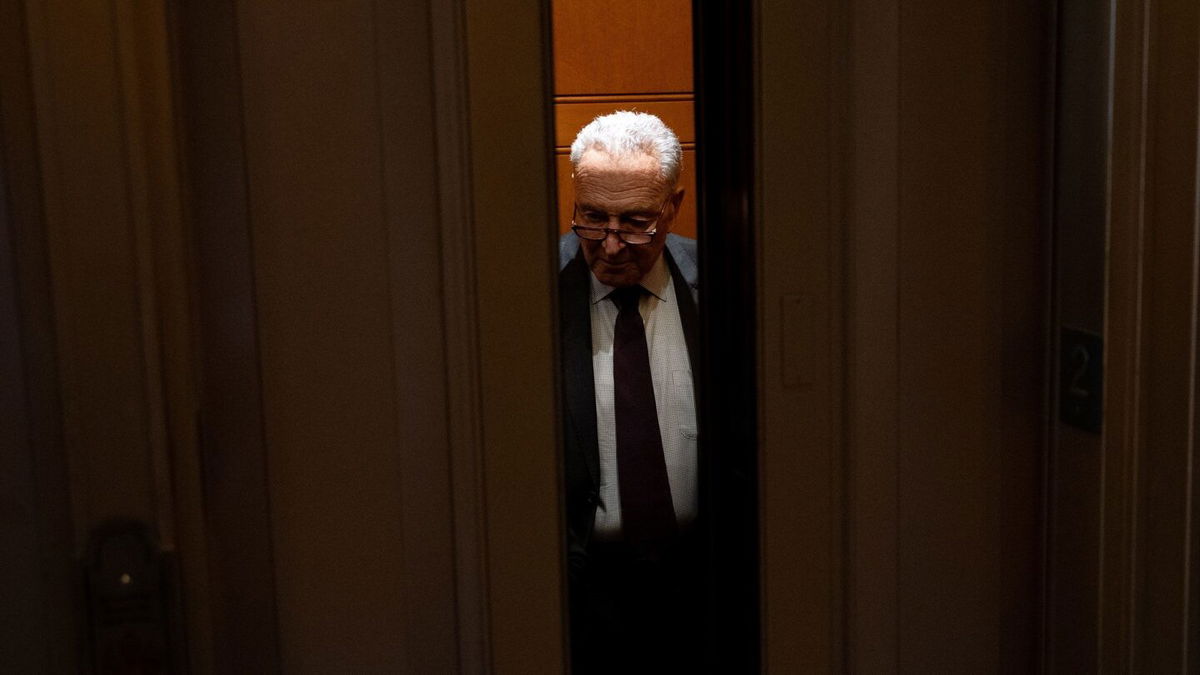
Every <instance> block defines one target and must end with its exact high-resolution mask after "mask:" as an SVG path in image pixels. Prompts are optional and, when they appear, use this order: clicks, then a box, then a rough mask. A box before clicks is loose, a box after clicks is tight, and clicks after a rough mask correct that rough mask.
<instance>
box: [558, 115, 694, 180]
mask: <svg viewBox="0 0 1200 675" xmlns="http://www.w3.org/2000/svg"><path fill="white" fill-rule="evenodd" d="M588 150H603V151H605V152H607V153H608V154H610V155H612V156H613V157H617V158H623V157H631V156H635V155H640V154H646V155H650V156H651V157H654V158H656V159H658V168H659V171H660V172H662V176H663V177H664V178H666V179H667V180H668V181H670V182H671V184H672V185H674V184H675V182H676V181H677V180H679V169H680V162H681V161H682V159H683V150H682V149H681V148H680V147H679V138H678V137H676V136H675V132H674V131H671V128H670V127H668V126H667V125H665V124H663V121H662V120H660V119H659V118H658V117H656V116H654V115H651V114H650V113H641V112H633V111H631V110H618V111H617V112H614V113H609V114H607V115H601V116H599V117H597V118H596V119H594V120H592V121H591V122H588V124H587V126H585V127H583V128H582V129H580V130H579V135H577V136H576V137H575V142H574V143H572V144H571V166H572V167H574V168H576V169H578V168H579V160H581V159H583V153H585V152H587V151H588Z"/></svg>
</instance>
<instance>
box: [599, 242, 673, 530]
mask: <svg viewBox="0 0 1200 675" xmlns="http://www.w3.org/2000/svg"><path fill="white" fill-rule="evenodd" d="M589 276H590V278H591V280H592V297H591V300H592V308H591V314H592V372H593V373H594V376H595V380H596V431H597V435H598V438H599V441H600V503H599V504H598V505H597V507H596V524H595V529H594V531H593V536H595V538H596V539H597V540H598V541H613V540H615V539H618V538H619V536H620V532H621V495H620V490H619V489H618V486H617V481H618V477H619V475H620V474H619V469H618V467H617V424H616V411H615V409H614V407H613V398H614V395H613V332H614V329H615V327H616V322H617V313H618V310H617V306H616V304H614V303H613V301H612V300H609V299H607V296H608V294H609V293H611V292H612V291H613V288H612V287H611V286H607V285H605V284H603V283H601V282H600V281H599V280H598V279H596V275H594V274H592V275H589ZM641 285H642V287H643V288H645V289H646V290H647V291H649V294H647V295H644V296H643V297H642V300H641V302H640V304H639V305H638V310H639V311H640V313H641V315H642V321H643V322H644V323H645V326H646V347H647V348H648V349H649V352H650V378H651V380H652V382H653V384H654V403H655V406H656V407H657V409H658V429H659V433H660V434H661V435H662V447H663V457H664V459H665V460H666V463H667V479H668V481H669V482H670V484H671V501H672V502H673V503H674V506H675V519H676V521H677V522H678V523H679V526H680V528H681V529H684V528H686V527H687V526H688V525H690V524H691V523H692V522H693V521H694V520H695V519H696V511H697V477H696V475H697V461H696V405H695V396H694V392H693V389H692V367H691V364H690V363H689V361H688V351H687V342H686V341H685V339H684V335H683V323H682V321H681V320H680V317H679V303H677V302H676V301H675V284H673V283H671V273H670V270H668V269H667V263H666V261H665V260H664V259H663V258H662V256H659V258H658V261H657V262H656V263H655V264H654V267H653V268H651V269H650V271H649V272H648V273H647V274H646V275H645V276H644V277H642V282H641Z"/></svg>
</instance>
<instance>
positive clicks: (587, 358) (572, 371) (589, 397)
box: [559, 251, 600, 486]
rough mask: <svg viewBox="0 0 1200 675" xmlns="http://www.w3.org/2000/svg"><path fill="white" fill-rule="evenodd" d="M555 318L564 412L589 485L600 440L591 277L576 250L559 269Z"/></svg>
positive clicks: (596, 472) (596, 478) (595, 474)
mask: <svg viewBox="0 0 1200 675" xmlns="http://www.w3.org/2000/svg"><path fill="white" fill-rule="evenodd" d="M559 274H560V275H561V279H560V281H561V287H560V293H561V297H559V320H560V322H561V324H560V325H561V330H562V350H563V353H562V359H563V361H562V368H563V378H562V381H563V383H564V387H565V388H566V391H564V392H563V393H564V395H565V399H566V408H567V415H568V418H569V420H570V424H571V427H572V428H573V430H574V432H575V437H576V439H577V440H578V445H577V450H576V452H582V453H583V459H584V462H585V464H586V465H587V470H588V474H589V475H590V476H591V479H592V485H593V486H599V485H600V442H599V440H598V438H597V435H596V388H595V377H594V375H593V373H592V313H591V281H590V280H589V279H588V275H589V274H591V272H590V271H589V270H588V267H587V264H586V263H585V262H584V260H583V252H582V251H579V252H578V253H577V254H576V255H575V257H574V259H572V260H571V262H569V263H567V265H566V267H564V268H563V270H562V271H561V272H560V273H559Z"/></svg>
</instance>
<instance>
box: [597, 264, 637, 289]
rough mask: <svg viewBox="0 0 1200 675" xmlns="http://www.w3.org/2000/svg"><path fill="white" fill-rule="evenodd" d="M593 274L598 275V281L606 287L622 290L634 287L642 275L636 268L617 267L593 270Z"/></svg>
mask: <svg viewBox="0 0 1200 675" xmlns="http://www.w3.org/2000/svg"><path fill="white" fill-rule="evenodd" d="M592 273H593V274H595V275H596V279H597V280H598V281H599V282H600V283H602V284H604V285H605V286H612V287H613V288H620V287H622V286H632V285H633V284H636V283H637V282H638V279H639V278H641V275H640V274H638V269H637V267H635V266H630V267H616V268H608V269H593V270H592Z"/></svg>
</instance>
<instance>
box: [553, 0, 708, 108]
mask: <svg viewBox="0 0 1200 675" xmlns="http://www.w3.org/2000/svg"><path fill="white" fill-rule="evenodd" d="M552 7H553V13H554V59H555V62H554V73H555V75H554V77H555V87H554V92H555V94H558V95H564V94H570V95H593V94H616V93H621V94H633V93H637V94H662V93H671V92H690V91H692V21H691V16H692V7H691V2H690V1H689V0H664V1H661V2H629V3H612V2H605V1H604V0H555V1H554V2H553V3H552Z"/></svg>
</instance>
